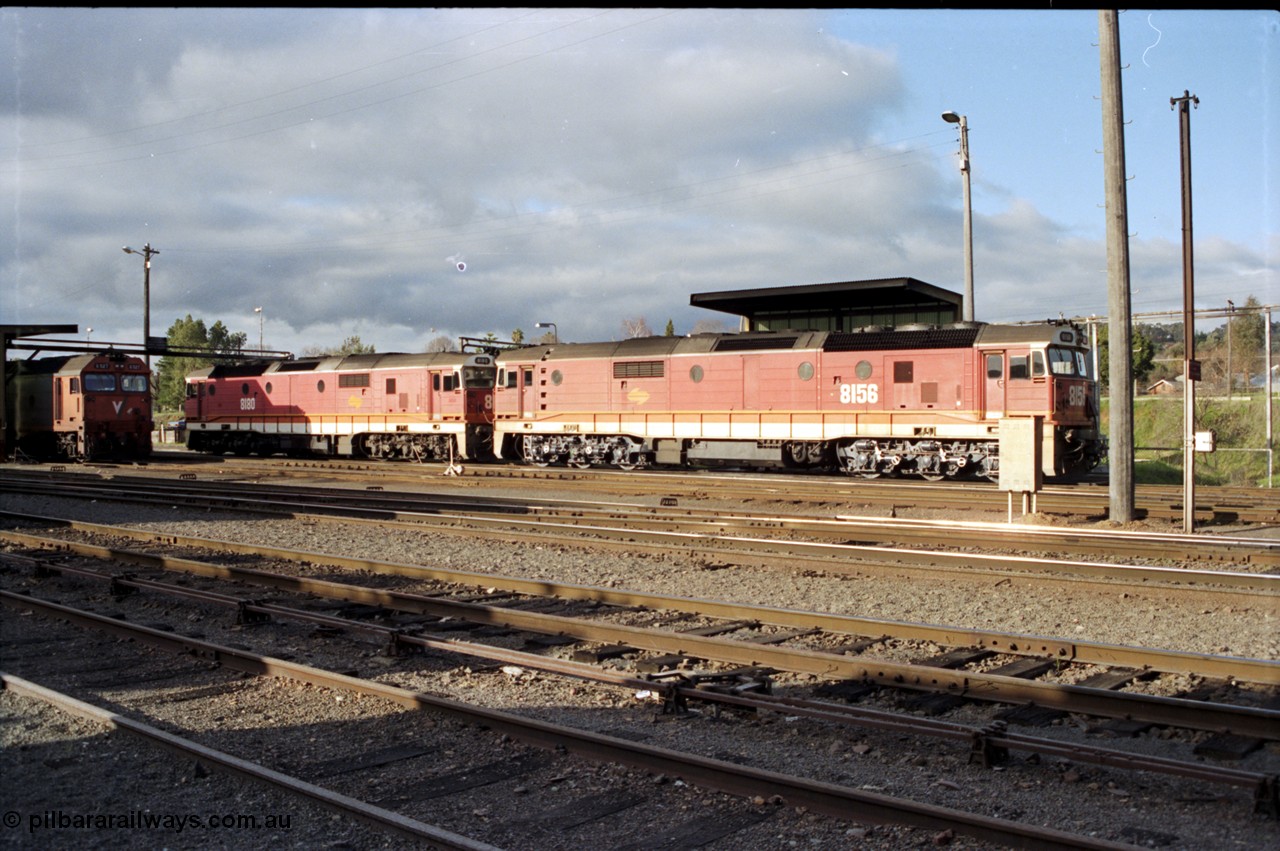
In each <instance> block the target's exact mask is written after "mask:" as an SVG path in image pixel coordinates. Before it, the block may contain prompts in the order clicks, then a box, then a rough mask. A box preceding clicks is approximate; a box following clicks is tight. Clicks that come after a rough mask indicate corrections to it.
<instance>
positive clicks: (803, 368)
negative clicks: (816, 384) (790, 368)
mask: <svg viewBox="0 0 1280 851" xmlns="http://www.w3.org/2000/svg"><path fill="white" fill-rule="evenodd" d="M796 374H797V375H799V376H800V380H801V381H808V380H810V379H811V378H813V364H811V363H809V362H808V361H804V362H803V363H801V364H800V366H799V368H798V369H796Z"/></svg>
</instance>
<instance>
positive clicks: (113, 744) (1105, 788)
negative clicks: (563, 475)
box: [0, 495, 1280, 849]
mask: <svg viewBox="0 0 1280 851" xmlns="http://www.w3.org/2000/svg"><path fill="white" fill-rule="evenodd" d="M0 508H3V509H5V510H13V511H24V512H29V513H37V514H39V513H48V514H51V515H55V516H71V517H80V518H83V519H89V520H94V521H96V522H115V523H121V524H123V525H129V526H134V527H142V528H150V529H155V530H167V531H171V532H174V533H178V534H186V535H194V536H200V537H206V538H221V539H228V540H236V541H242V542H262V543H269V544H271V545H273V546H282V547H289V548H294V549H299V550H308V551H319V552H332V553H339V554H343V555H351V556H363V557H368V558H375V559H381V560H385V561H398V562H406V563H417V564H429V565H439V566H446V567H455V568H464V569H467V570H479V571H488V572H493V573H496V574H504V575H521V576H530V577H535V578H537V577H545V578H554V579H555V580H557V581H561V582H573V583H580V584H586V585H604V586H612V587H625V588H636V589H644V590H654V591H660V592H662V593H672V594H680V595H683V596H689V597H707V598H720V599H732V600H739V601H743V602H751V603H759V604H768V605H777V606H785V607H791V608H809V609H816V610H824V611H832V612H840V613H847V614H851V615H857V616H862V617H884V618H891V619H895V620H909V621H920V622H928V623H934V624H948V625H954V626H957V627H969V628H978V629H982V628H989V629H1000V630H1013V631H1017V632H1024V633H1029V634H1036V635H1045V636H1057V637H1065V638H1075V639H1078V640H1089V641H1095V642H1105V643H1112V644H1128V645H1146V646H1159V647H1166V648H1171V649H1183V650H1191V651H1196V652H1202V653H1222V654H1231V655H1238V656H1250V657H1257V658H1264V659H1273V660H1274V659H1280V630H1277V620H1278V617H1280V613H1278V612H1277V611H1276V609H1275V607H1274V606H1266V605H1261V604H1259V605H1257V606H1253V607H1244V606H1239V605H1236V606H1233V607H1230V608H1228V607H1219V608H1214V609H1207V608H1203V607H1196V606H1191V607H1188V606H1177V605H1171V604H1169V603H1168V602H1167V601H1164V600H1161V599H1160V598H1159V597H1158V596H1148V595H1141V594H1139V595H1135V594H1132V593H1130V594H1128V595H1121V594H1107V593H1100V592H1092V591H1084V592H1081V593H1067V592H1065V591H1052V592H1049V593H1048V594H1047V595H1046V594H1045V593H1043V592H1034V593H1033V592H1032V591H1030V590H1029V589H1027V588H1025V587H1019V584H1018V583H1016V582H1014V583H1008V582H1005V583H993V582H992V581H991V580H990V579H988V580H984V581H982V582H972V583H970V582H963V581H956V582H954V583H948V584H947V585H946V586H939V585H937V584H936V583H934V584H930V583H920V582H913V581H909V580H907V579H905V578H902V577H899V578H875V577H863V578H858V579H856V580H850V579H840V578H836V577H822V576H807V575H799V574H794V573H787V572H780V571H778V570H776V569H774V570H770V569H757V568H749V567H735V568H732V569H722V570H708V569H706V565H703V564H699V563H695V562H690V561H688V560H687V559H684V558H681V557H678V556H649V555H642V554H630V555H628V554H618V553H608V552H591V551H588V550H585V549H579V548H569V547H560V546H545V545H535V544H527V543H518V542H500V541H492V542H479V543H478V542H475V541H469V540H465V539H463V538H458V537H454V536H449V535H441V534H430V533H422V532H403V533H401V532H392V533H386V534H382V533H379V534H378V535H377V536H376V538H375V537H373V536H370V535H369V530H368V528H367V527H361V526H342V525H336V524H328V523H326V524H316V525H303V524H299V523H296V522H288V521H276V520H261V519H257V518H252V517H240V518H237V517H235V516H232V515H227V514H218V513H213V512H210V513H208V514H198V515H195V516H193V515H192V514H191V513H190V512H182V511H176V510H166V509H146V508H139V507H117V506H110V505H93V504H88V503H84V502H79V501H69V500H68V501H64V500H50V499H36V498H22V497H16V496H10V495H0ZM995 519H1000V518H995ZM4 616H5V617H8V616H9V615H7V614H6V615H4ZM210 637H211V638H212V636H210ZM374 655H375V654H373V653H370V654H369V656H370V657H372V656H374ZM368 664H369V666H371V667H373V666H377V665H382V664H384V663H382V662H379V661H377V660H375V659H373V658H370V659H369V662H368ZM386 667H387V670H386V671H385V673H384V675H383V676H380V677H379V678H380V679H386V680H387V681H392V682H395V683H396V684H398V685H403V686H406V687H410V688H415V689H422V690H425V691H432V692H435V693H441V694H451V695H452V696H455V697H457V698H458V699H462V700H468V701H476V702H481V703H486V704H488V705H492V706H495V707H497V708H504V709H510V710H513V711H515V710H519V711H522V712H527V713H532V714H536V715H539V716H541V717H547V718H550V719H553V720H555V719H557V718H558V717H561V716H565V715H570V716H573V717H575V718H576V720H577V721H578V723H580V724H582V723H587V724H588V725H595V726H594V727H593V728H595V729H601V730H602V731H606V732H607V731H619V732H628V733H630V734H635V732H636V731H637V730H643V731H644V735H645V736H646V737H648V738H649V740H651V741H652V743H654V744H663V743H671V744H681V745H683V746H686V747H687V746H693V747H698V746H700V745H699V742H700V741H702V740H703V739H704V738H705V740H706V744H705V745H704V746H703V747H705V748H706V749H708V751H709V755H720V756H723V754H718V753H716V751H717V749H718V748H722V747H724V745H723V742H724V741H725V739H724V733H725V731H726V728H727V727H732V726H738V727H742V728H743V730H742V731H741V732H743V733H744V734H745V735H746V736H747V737H748V738H746V739H744V740H743V741H751V742H754V744H753V745H752V746H751V757H752V760H753V762H756V763H758V764H762V765H776V766H779V767H787V766H794V764H795V763H796V762H797V761H798V760H803V759H805V758H806V757H805V754H806V753H812V752H813V751H814V750H815V749H820V750H821V754H820V756H821V760H815V762H821V765H820V766H817V767H815V771H816V772H817V773H819V774H820V775H823V777H824V779H829V780H834V781H837V782H841V783H845V784H847V785H851V786H855V787H861V788H868V789H872V790H881V791H884V792H886V793H888V794H895V795H906V796H909V797H912V798H915V799H917V800H922V801H927V802H929V803H934V804H938V805H941V806H955V807H958V808H965V809H969V808H973V809H974V810H975V811H984V812H987V813H988V814H992V815H1000V816H1003V817H1006V818H1022V819H1026V820H1029V821H1033V822H1036V823H1043V824H1049V825H1053V826H1057V827H1060V828H1062V829H1065V830H1079V829H1090V828H1091V826H1092V827H1093V829H1096V830H1098V831H1099V833H1100V835H1103V836H1107V837H1108V838H1111V839H1113V840H1115V841H1121V842H1128V843H1132V844H1134V845H1137V846H1144V847H1167V848H1187V849H1192V848H1195V849H1199V848H1204V847H1215V848H1223V849H1225V848H1262V847H1280V828H1278V827H1277V823H1276V822H1274V821H1270V820H1267V819H1264V818H1263V817H1261V816H1257V815H1252V814H1250V812H1249V810H1250V807H1249V803H1248V796H1247V794H1246V793H1232V792H1230V791H1229V790H1224V789H1222V788H1218V787H1215V788H1211V789H1209V790H1208V791H1207V792H1206V790H1205V789H1203V788H1202V787H1197V786H1195V785H1194V784H1186V783H1183V782H1180V781H1176V780H1171V779H1168V778H1163V777H1147V776H1142V775H1138V776H1135V775H1129V774H1124V773H1112V772H1108V771H1105V770H1101V769H1094V768H1092V767H1082V766H1074V765H1070V764H1065V763H1063V764H1059V765H1037V764H1036V763H1035V762H1034V761H1030V760H1018V761H1015V762H1014V763H1013V764H1011V765H1010V766H1009V767H1008V768H1007V769H1005V770H998V771H990V770H984V769H981V768H979V767H976V766H970V765H968V764H967V754H965V753H963V752H960V751H955V750H953V749H947V748H944V747H942V746H939V745H936V744H934V745H930V744H923V745H922V744H920V743H908V742H904V741H901V740H898V739H896V738H894V737H886V736H883V735H870V734H868V735H863V734H861V733H854V734H853V735H851V736H846V737H845V739H844V740H843V741H841V740H838V739H832V738H830V731H829V730H826V731H824V730H822V729H821V728H819V727H815V726H812V725H806V724H797V723H794V722H792V721H789V720H788V719H785V718H781V717H765V718H762V719H758V720H755V721H752V722H750V723H749V724H748V723H747V722H740V723H738V722H732V721H726V720H725V719H713V718H711V717H710V716H703V717H695V718H694V719H692V720H690V721H688V722H685V723H682V724H674V723H655V720H654V719H655V714H654V712H653V709H652V707H650V706H645V705H643V704H642V703H640V702H638V701H636V700H634V698H633V697H632V696H629V695H625V694H617V695H608V694H606V695H604V696H595V697H592V698H591V701H592V702H593V703H594V706H593V707H592V711H590V712H588V711H586V710H584V709H583V708H582V707H583V694H584V693H585V692H586V691H587V690H585V689H582V688H581V687H578V686H573V685H569V684H565V683H562V682H559V681H555V680H553V679H551V678H549V677H541V676H536V675H529V676H523V677H516V678H514V679H515V680H517V681H516V682H513V681H512V680H513V678H512V677H511V676H502V675H498V676H495V675H494V674H493V673H492V672H483V671H472V670H469V669H466V668H462V669H451V670H446V671H427V670H421V671H419V670H412V669H409V668H405V667H400V666H396V665H389V664H388V665H387V666H386ZM366 675H371V674H366ZM949 718H950V720H956V721H961V722H963V721H964V720H965V713H964V711H961V712H960V714H959V715H956V716H949ZM0 719H3V722H4V723H3V725H2V726H0V736H3V738H2V739H0V742H2V743H3V745H4V748H5V756H4V760H5V763H6V764H5V765H4V766H3V767H4V769H5V771H4V778H5V779H3V780H0V783H3V784H4V785H3V787H0V788H3V791H4V793H5V795H4V797H5V800H6V802H11V801H15V800H16V801H20V802H21V807H14V806H6V807H4V809H5V810H11V809H12V810H15V811H18V812H21V813H23V815H24V818H26V817H27V816H28V814H29V813H35V812H36V811H37V805H38V803H40V802H45V806H46V807H48V806H50V805H52V804H56V805H57V806H59V807H61V808H62V809H63V810H64V811H69V810H70V809H71V808H72V807H74V806H88V805H90V804H91V803H92V801H93V800H95V795H98V794H100V791H99V790H102V789H104V788H110V789H111V790H112V791H113V792H116V793H118V794H119V796H120V797H119V799H118V800H120V801H129V802H131V803H133V802H137V801H144V800H154V801H156V804H155V806H156V811H157V812H160V811H164V812H186V811H188V809H189V808H187V807H184V806H182V805H181V803H180V802H181V800H182V796H183V795H184V794H186V793H188V792H189V791H190V790H193V789H195V788H196V787H199V795H200V796H201V798H200V800H204V801H208V800H217V801H220V802H235V803H236V805H237V807H238V806H239V805H240V804H241V803H244V801H243V800H242V798H243V796H246V795H250V794H256V793H251V792H249V790H248V789H247V788H244V787H243V786H242V785H238V784H236V783H235V782H234V781H224V780H223V779H222V778H218V777H215V776H208V777H200V778H196V777H194V776H193V775H192V767H191V766H190V765H188V766H185V767H184V766H182V765H180V764H177V763H173V762H172V761H164V760H163V758H161V759H150V760H149V759H146V758H145V757H143V756H140V755H139V754H137V752H136V750H135V749H133V748H132V746H131V745H130V744H129V743H127V742H126V743H124V744H121V743H119V741H118V738H117V737H109V736H103V735H101V732H100V731H99V730H96V729H93V726H92V725H85V724H82V723H79V722H71V721H68V720H66V719H65V716H61V715H60V714H59V713H56V712H54V711H52V710H48V709H43V708H40V707H38V706H34V705H32V704H31V702H30V701H26V700H24V699H21V698H17V697H15V696H13V695H8V694H5V695H0ZM761 728H763V732H764V733H765V734H766V735H764V736H761V735H759V734H760V732H761V731H762V730H761ZM1029 732H1030V734H1031V735H1037V736H1041V735H1043V736H1045V737H1050V736H1061V737H1064V738H1067V739H1068V740H1070V739H1071V737H1073V736H1079V735H1080V731H1079V730H1077V729H1075V728H1074V727H1072V726H1070V725H1067V726H1063V727H1056V728H1049V730H1048V731H1045V730H1039V729H1037V730H1033V731H1029ZM1082 740H1083V739H1082ZM1091 743H1092V744H1095V745H1105V746H1110V747H1123V748H1127V749H1132V750H1134V751H1138V752H1144V753H1145V752H1151V753H1160V754H1164V755H1169V754H1170V753H1171V752H1170V747H1171V745H1172V747H1173V749H1174V751H1173V753H1174V754H1176V755H1179V756H1181V757H1182V758H1191V756H1190V749H1191V746H1192V742H1190V741H1188V742H1183V743H1170V742H1168V741H1164V740H1163V739H1162V738H1161V736H1160V735H1159V734H1153V735H1151V736H1150V737H1139V738H1136V739H1132V740H1124V741H1117V742H1113V741H1103V742H1099V741H1096V740H1094V741H1092V742H1091ZM743 747H746V745H743ZM1179 749H1180V750H1179ZM66 760H70V761H66ZM64 762H65V764H64ZM1239 767H1240V768H1244V769H1248V770H1254V771H1269V772H1272V773H1274V772H1277V771H1278V770H1280V749H1277V748H1275V747H1274V746H1273V747H1271V748H1269V749H1264V750H1262V751H1259V752H1255V753H1254V754H1253V755H1251V756H1250V757H1249V758H1248V759H1247V760H1246V761H1244V762H1243V763H1242V764H1240V765H1239ZM46 773H47V774H48V777H49V778H50V779H49V780H48V781H47V782H49V783H52V784H54V785H52V786H51V787H49V788H39V789H37V788H34V787H31V786H29V785H28V784H27V783H26V782H25V781H26V779H27V778H32V777H33V776H35V775H36V774H39V775H40V776H41V777H44V776H46ZM95 775H97V776H95ZM15 777H18V778H23V781H22V782H19V783H18V784H16V785H15V784H14V782H13V778H15ZM184 778H185V779H184ZM125 781H127V782H125ZM42 782H46V781H42ZM77 796H78V797H77ZM156 796H159V797H158V798H157V797H156ZM237 796H241V797H239V798H238V797H237ZM171 798H173V799H174V800H170V799H171ZM255 801H257V803H254V802H250V803H245V810H244V811H250V812H259V813H270V812H278V811H279V802H278V801H276V802H273V801H272V800H270V796H262V797H260V798H257V799H255ZM77 802H79V803H77ZM133 805H134V806H137V804H136V803H134V804H133ZM228 806H230V803H228ZM255 807H256V809H255ZM273 807H274V809H273ZM165 808H168V809H165ZM296 809H297V808H296V807H295V808H294V811H296ZM301 820H302V821H306V822H307V823H308V824H309V825H310V826H311V828H312V830H311V831H309V832H308V833H307V835H306V838H305V839H302V840H300V834H298V833H296V832H291V833H290V834H289V835H281V836H277V837H272V838H271V839H272V842H276V841H283V843H284V844H286V845H289V846H290V847H304V846H307V845H308V844H309V843H311V842H312V841H314V840H315V839H317V838H319V839H321V840H323V843H327V844H328V845H329V846H330V847H381V846H382V845H383V844H386V843H385V840H382V839H379V838H376V837H374V836H372V835H370V834H369V833H368V832H367V831H364V830H363V829H359V828H353V827H352V826H351V825H349V824H347V823H345V822H344V821H343V820H341V819H338V820H335V817H333V816H330V815H329V814H327V813H324V812H317V813H315V814H314V815H313V816H308V817H306V818H304V819H301ZM317 826H319V827H320V828H321V829H318V830H317V829H315V828H316V827H317ZM26 827H27V823H26V821H24V822H23V824H22V826H21V828H19V829H7V830H4V831H3V832H0V840H3V841H4V842H5V843H6V844H10V845H13V846H17V847H36V846H37V844H39V843H38V842H37V840H39V838H40V837H39V835H38V834H33V833H28V832H27V831H26ZM793 836H794V837H797V838H795V839H793V840H788V839H787V838H786V836H785V835H780V836H779V837H778V839H777V845H776V847H779V848H790V847H808V848H825V847H841V848H846V847H847V848H886V849H891V848H912V847H920V846H922V845H929V844H933V843H935V842H936V843H937V844H944V843H945V842H946V841H947V837H935V836H933V835H931V834H927V833H923V832H918V831H898V830H894V829H886V828H868V829H865V830H863V829H861V828H858V829H854V830H853V832H840V833H836V834H832V833H830V832H822V831H811V832H805V831H804V830H803V829H799V828H797V832H796V833H794V834H793ZM99 838H100V837H95V839H94V841H95V842H97V840H98V839H99ZM201 839H202V840H205V842H202V843H201V844H206V843H207V840H208V837H207V836H205V837H201ZM259 839H262V840H263V842H262V845H261V847H266V845H267V844H271V843H269V842H267V841H266V839H267V838H266V837H258V838H252V839H251V838H249V837H244V836H240V837H238V839H237V841H235V842H232V843H228V844H227V845H226V847H258V845H256V844H254V845H252V846H250V845H246V844H241V843H242V841H243V842H249V841H252V842H254V843H256V842H257V841H258V840H259ZM171 840H176V841H171ZM163 841H164V844H165V845H166V847H188V846H186V844H185V839H182V838H179V837H174V836H171V835H166V836H165V837H164V840H163ZM112 842H114V843H118V844H113V845H111V846H110V847H139V848H142V847H158V843H156V841H155V837H154V836H146V835H138V834H135V833H125V834H120V835H116V836H114V837H113V838H112ZM391 844H392V845H394V843H391ZM772 844H773V843H770V845H771V846H772ZM952 845H953V847H962V848H975V847H985V846H982V845H980V844H977V843H973V842H970V841H968V840H965V839H963V838H956V839H955V840H954V842H953V843H952ZM189 847H194V845H192V846H189ZM277 847H278V845H277ZM311 847H315V846H314V845H312V846H311ZM507 847H511V848H519V847H522V846H521V844H520V842H519V841H518V840H515V841H513V843H511V844H508V845H507ZM524 847H529V846H524ZM713 847H716V848H729V847H734V846H733V845H725V844H723V843H722V844H721V845H717V846H713Z"/></svg>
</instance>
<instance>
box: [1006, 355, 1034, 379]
mask: <svg viewBox="0 0 1280 851" xmlns="http://www.w3.org/2000/svg"><path fill="white" fill-rule="evenodd" d="M1009 378H1010V379H1021V380H1024V381H1025V380H1027V379H1029V378H1031V369H1030V366H1029V364H1028V357H1027V356H1026V355H1009Z"/></svg>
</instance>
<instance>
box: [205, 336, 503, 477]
mask: <svg viewBox="0 0 1280 851" xmlns="http://www.w3.org/2000/svg"><path fill="white" fill-rule="evenodd" d="M494 372H495V367H494V364H493V356H492V355H488V354H460V353H441V354H382V355H379V354H370V355H348V356H345V357H341V356H335V357H324V358H302V359H299V360H279V361H258V362H254V363H250V364H243V365H219V366H212V367H207V368H205V369H201V370H197V371H195V372H193V373H191V374H190V375H188V376H187V399H186V402H185V403H184V413H185V415H186V419H187V446H188V447H189V448H191V449H193V450H196V451H199V452H211V453H215V454H222V453H227V452H231V453H234V454H237V455H248V454H250V453H256V454H261V455H271V454H274V453H277V452H283V453H288V454H301V453H310V454H318V455H342V456H354V457H360V458H377V459H384V460H393V459H409V460H418V461H427V460H454V459H461V460H467V459H476V458H489V457H492V445H493V383H494Z"/></svg>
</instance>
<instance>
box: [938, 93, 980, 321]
mask: <svg viewBox="0 0 1280 851" xmlns="http://www.w3.org/2000/svg"><path fill="white" fill-rule="evenodd" d="M942 120H943V121H945V122H947V123H948V124H959V125H960V177H961V182H962V183H963V185H964V307H963V318H964V321H965V322H972V321H973V202H972V200H971V198H970V195H969V118H968V116H965V115H960V114H958V113H956V112H953V111H950V110H948V111H947V112H944V113H942Z"/></svg>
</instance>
